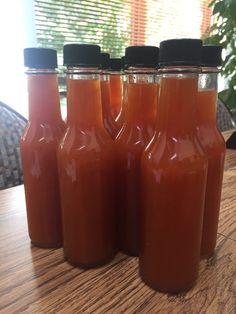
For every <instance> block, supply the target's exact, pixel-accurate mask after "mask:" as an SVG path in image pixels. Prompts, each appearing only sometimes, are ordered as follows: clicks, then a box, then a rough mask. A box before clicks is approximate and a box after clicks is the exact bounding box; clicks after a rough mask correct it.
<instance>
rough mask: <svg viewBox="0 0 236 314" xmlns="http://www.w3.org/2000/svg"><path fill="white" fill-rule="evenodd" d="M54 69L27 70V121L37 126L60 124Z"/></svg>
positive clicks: (55, 72)
mask: <svg viewBox="0 0 236 314" xmlns="http://www.w3.org/2000/svg"><path fill="white" fill-rule="evenodd" d="M57 73H58V72H57V71H56V70H55V69H32V68H31V69H28V70H27V71H26V74H27V83H28V102H29V121H31V122H36V123H39V124H52V123H58V124H59V123H62V119H61V112H60V95H59V90H58V78H57Z"/></svg>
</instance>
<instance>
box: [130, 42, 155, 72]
mask: <svg viewBox="0 0 236 314" xmlns="http://www.w3.org/2000/svg"><path fill="white" fill-rule="evenodd" d="M158 55H159V48H158V47H155V46H130V47H127V48H126V49H125V59H126V64H127V67H129V66H136V67H151V68H155V67H157V65H158Z"/></svg>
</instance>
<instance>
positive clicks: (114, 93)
mask: <svg viewBox="0 0 236 314" xmlns="http://www.w3.org/2000/svg"><path fill="white" fill-rule="evenodd" d="M110 92H111V102H110V106H111V107H110V110H111V114H112V117H113V119H116V117H117V116H118V114H119V112H120V110H121V102H122V75H120V74H111V75H110Z"/></svg>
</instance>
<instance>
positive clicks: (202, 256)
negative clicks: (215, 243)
mask: <svg viewBox="0 0 236 314" xmlns="http://www.w3.org/2000/svg"><path fill="white" fill-rule="evenodd" d="M214 255H215V249H214V250H213V251H211V252H210V253H208V252H207V253H203V254H201V260H202V259H209V258H212V257H213V256H214Z"/></svg>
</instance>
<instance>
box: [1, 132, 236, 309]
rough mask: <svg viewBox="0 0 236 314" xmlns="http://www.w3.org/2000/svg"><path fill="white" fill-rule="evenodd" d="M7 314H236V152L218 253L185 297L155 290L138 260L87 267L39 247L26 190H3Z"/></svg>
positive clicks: (229, 167)
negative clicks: (33, 238)
mask: <svg viewBox="0 0 236 314" xmlns="http://www.w3.org/2000/svg"><path fill="white" fill-rule="evenodd" d="M231 132H232V131H231ZM231 132H226V133H224V136H225V137H228V136H229V134H231ZM0 313H7V314H9V313H10V314H11V313H210V314H215V313H227V314H229V313H236V150H228V151H227V155H226V163H225V173H224V185H223V194H222V204H221V213H220V222H219V232H218V241H217V248H216V254H215V256H214V257H212V258H211V259H209V260H207V261H202V262H201V264H200V276H199V280H198V282H197V285H196V286H195V287H194V288H193V289H192V290H190V291H189V292H188V293H186V294H182V295H178V296H173V295H166V294H161V293H157V292H155V291H153V290H151V289H150V288H149V287H147V286H146V285H145V284H144V283H143V282H142V281H141V280H140V278H139V276H138V260H137V258H133V257H128V256H126V255H124V254H122V253H118V254H117V256H116V257H115V259H114V260H113V261H112V262H111V263H110V264H108V265H106V266H104V267H101V268H97V269H93V270H82V269H79V268H74V267H72V266H70V265H69V264H68V263H66V262H64V261H63V253H62V249H39V248H36V247H33V246H31V244H30V240H29V238H28V234H27V223H26V215H25V200H24V191H23V186H19V187H15V188H11V189H7V190H3V191H1V192H0Z"/></svg>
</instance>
